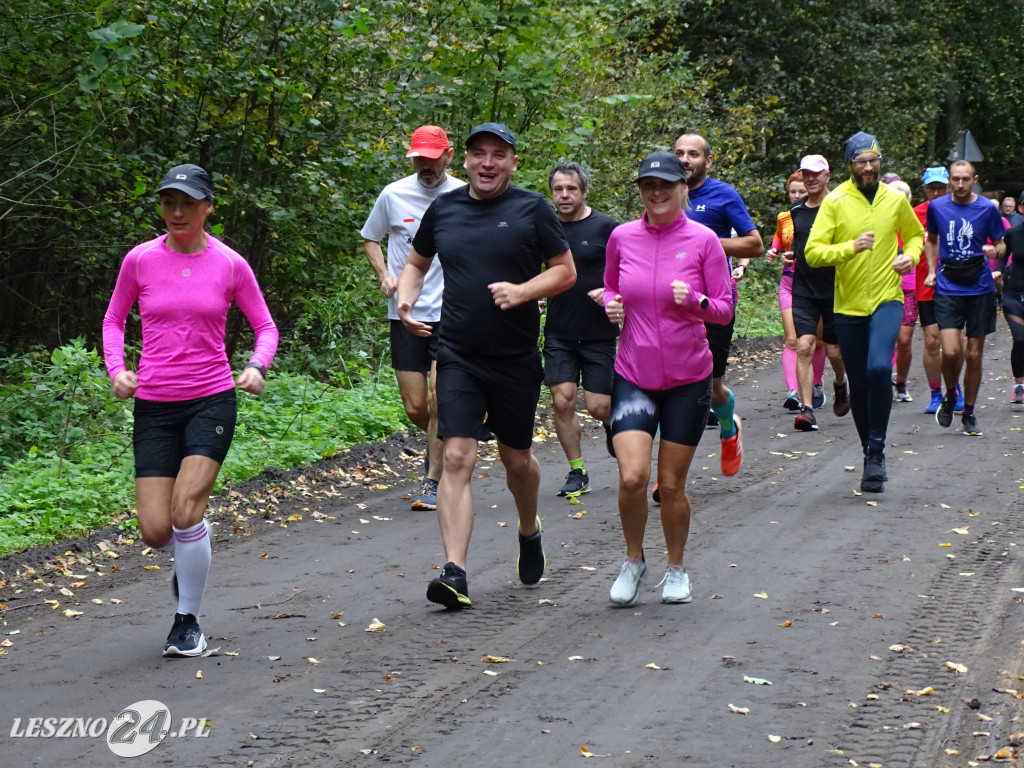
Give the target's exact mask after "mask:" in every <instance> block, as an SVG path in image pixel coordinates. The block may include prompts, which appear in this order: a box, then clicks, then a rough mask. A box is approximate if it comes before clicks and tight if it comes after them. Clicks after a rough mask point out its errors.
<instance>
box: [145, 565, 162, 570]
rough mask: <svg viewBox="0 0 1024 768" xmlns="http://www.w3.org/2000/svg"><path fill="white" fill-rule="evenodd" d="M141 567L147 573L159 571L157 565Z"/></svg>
mask: <svg viewBox="0 0 1024 768" xmlns="http://www.w3.org/2000/svg"><path fill="white" fill-rule="evenodd" d="M142 567H143V568H145V569H146V570H147V571H159V570H160V566H159V565H144V566H142Z"/></svg>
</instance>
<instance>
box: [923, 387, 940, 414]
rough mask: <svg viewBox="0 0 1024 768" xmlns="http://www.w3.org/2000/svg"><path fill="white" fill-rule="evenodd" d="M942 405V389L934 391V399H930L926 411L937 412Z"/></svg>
mask: <svg viewBox="0 0 1024 768" xmlns="http://www.w3.org/2000/svg"><path fill="white" fill-rule="evenodd" d="M940 405H942V390H939V391H938V392H932V399H931V400H929V401H928V405H926V406H925V407H924V412H925V413H935V412H936V411H937V410H939V406H940Z"/></svg>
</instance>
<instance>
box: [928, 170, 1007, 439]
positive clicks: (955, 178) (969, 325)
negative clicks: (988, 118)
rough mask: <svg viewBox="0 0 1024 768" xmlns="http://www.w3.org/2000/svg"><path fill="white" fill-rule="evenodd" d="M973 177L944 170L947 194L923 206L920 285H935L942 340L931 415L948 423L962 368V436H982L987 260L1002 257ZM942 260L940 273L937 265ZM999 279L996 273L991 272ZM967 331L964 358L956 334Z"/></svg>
mask: <svg viewBox="0 0 1024 768" xmlns="http://www.w3.org/2000/svg"><path fill="white" fill-rule="evenodd" d="M977 183H978V175H977V173H976V172H975V170H974V165H973V164H972V163H970V162H968V161H967V160H957V161H956V162H955V163H953V164H952V165H951V166H949V185H950V187H951V189H952V192H951V193H950V194H949V195H944V196H942V197H938V198H936V199H935V200H932V201H931V205H929V206H928V237H927V239H926V240H925V244H924V252H925V257H926V258H927V259H928V276H927V277H926V278H925V280H924V282H925V285H932V286H935V298H934V301H935V319H936V320H937V321H938V323H939V336H940V337H941V339H942V378H943V380H944V381H945V384H946V394H945V396H944V397H943V398H942V405H940V406H939V410H937V411H936V412H935V421H936V422H938V424H939V426H940V427H948V426H949V425H950V424H952V423H953V409H954V407H955V405H956V390H957V384H958V382H959V379H960V369H961V368H962V367H964V363H965V357H966V368H965V370H964V410H963V416H962V420H963V433H964V434H965V435H971V436H972V437H981V434H982V433H981V428H980V427H979V426H978V420H977V418H975V416H974V404H975V402H976V401H977V399H978V389H979V387H980V386H981V359H982V355H983V353H984V351H985V336H986V335H987V334H989V333H995V332H996V284H995V280H994V275H993V273H992V270H991V269H990V268H989V259H993V258H1001V257H1002V256H1003V254H1005V253H1006V243H1005V242H1004V241H1003V237H1004V234H1005V232H1006V230H1005V229H1004V228H1003V221H1002V217H1001V216H1000V215H999V211H998V210H996V209H995V207H994V206H992V205H991V204H990V203H989V201H988V200H986V199H984V198H980V197H979V196H978V195H977V194H975V192H974V185H975V184H977ZM940 258H941V259H942V267H941V269H937V267H936V265H937V263H938V260H939V259H940ZM996 275H998V273H996ZM965 328H966V330H967V350H966V355H965V353H964V349H963V345H962V342H961V339H960V332H961V331H963V330H964V329H965Z"/></svg>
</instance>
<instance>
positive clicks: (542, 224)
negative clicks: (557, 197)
mask: <svg viewBox="0 0 1024 768" xmlns="http://www.w3.org/2000/svg"><path fill="white" fill-rule="evenodd" d="M413 247H414V248H415V249H416V251H417V253H419V254H421V255H426V254H428V253H429V254H433V253H436V254H437V257H438V258H439V259H440V260H441V269H442V271H443V272H444V293H443V298H442V301H441V331H440V341H441V344H443V345H447V346H449V347H451V348H453V349H456V350H459V351H460V352H471V353H476V354H484V355H521V354H527V353H530V352H536V350H537V337H538V336H539V335H540V310H539V308H538V307H537V302H536V301H527V302H525V303H523V304H520V305H519V306H518V307H513V308H512V309H509V310H502V309H499V308H498V307H497V306H496V305H495V303H494V297H493V296H492V295H491V291H490V290H489V289H488V287H487V286H488V285H490V284H491V283H498V282H509V283H516V284H519V283H525V282H526V281H527V280H530V279H532V278H534V277H536V276H537V275H539V274H540V272H541V267H542V266H543V264H544V263H545V262H546V261H547V260H548V259H550V258H552V257H553V256H557V255H558V254H560V253H564V252H565V251H567V250H569V244H568V243H567V242H566V239H565V235H564V234H563V232H562V227H561V224H560V222H559V221H558V217H557V216H556V215H555V212H554V211H553V210H552V208H551V205H550V204H549V203H548V201H547V198H545V197H544V196H543V195H540V194H537V193H536V192H530V191H529V190H526V189H522V188H521V187H516V186H509V188H508V189H507V190H506V191H505V192H504V193H503V194H502V195H501V196H500V197H496V198H493V199H490V200H477V199H475V198H473V197H471V196H470V194H469V186H468V185H467V186H465V187H461V188H459V189H457V190H455V191H453V192H449V193H447V194H444V195H441V197H439V198H437V200H435V201H434V202H433V203H431V204H430V207H429V208H427V210H426V213H424V214H423V220H422V222H421V223H420V228H419V231H418V232H417V233H416V237H415V238H413ZM428 258H429V257H428Z"/></svg>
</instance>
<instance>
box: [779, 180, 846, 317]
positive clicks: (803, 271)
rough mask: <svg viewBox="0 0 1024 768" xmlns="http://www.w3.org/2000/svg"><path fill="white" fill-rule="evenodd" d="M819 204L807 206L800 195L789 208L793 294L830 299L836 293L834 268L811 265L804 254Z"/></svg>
mask: <svg viewBox="0 0 1024 768" xmlns="http://www.w3.org/2000/svg"><path fill="white" fill-rule="evenodd" d="M820 208H821V206H820V205H817V206H815V207H814V208H808V207H807V198H806V197H802V198H800V199H799V200H797V201H796V203H794V204H793V206H792V207H791V208H790V209H789V212H790V214H791V215H792V216H793V245H792V250H793V256H794V257H795V258H796V268H795V270H794V272H793V295H794V296H802V297H803V298H805V299H832V298H834V297H835V293H836V268H835V267H812V266H810V265H809V264H808V263H807V258H806V257H805V256H804V248H806V247H807V238H808V237H810V235H811V227H813V226H814V220H815V219H816V218H817V217H818V210H819V209H820Z"/></svg>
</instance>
